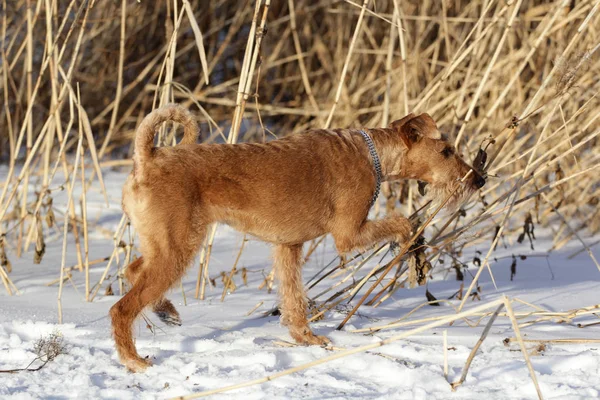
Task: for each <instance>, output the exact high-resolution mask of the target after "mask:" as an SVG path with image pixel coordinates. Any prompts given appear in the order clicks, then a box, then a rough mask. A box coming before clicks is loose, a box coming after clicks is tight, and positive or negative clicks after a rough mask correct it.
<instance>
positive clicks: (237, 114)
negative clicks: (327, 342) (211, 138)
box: [196, 0, 271, 300]
mask: <svg viewBox="0 0 600 400" xmlns="http://www.w3.org/2000/svg"><path fill="white" fill-rule="evenodd" d="M262 1H263V0H256V3H255V4H256V5H255V9H254V17H253V18H252V25H251V27H250V32H249V34H248V42H247V44H246V52H245V53H244V60H243V62H242V71H241V75H240V83H239V86H238V92H237V100H236V107H235V111H234V113H233V120H232V122H231V129H230V131H229V136H228V137H227V143H231V144H234V143H237V140H238V135H239V131H240V127H241V124H242V116H243V114H244V110H245V108H246V101H247V100H248V96H249V92H250V88H251V85H252V77H253V75H254V69H255V68H256V63H257V61H258V55H259V52H260V45H261V43H262V39H263V36H264V34H265V33H266V31H265V26H266V22H267V12H268V11H269V5H270V4H271V0H265V4H264V6H263V14H262V18H261V20H260V26H259V28H258V29H257V28H256V25H257V21H258V15H259V11H260V6H261V4H262ZM255 39H256V43H255ZM217 226H218V225H217V224H213V226H212V228H211V231H210V234H209V236H208V241H207V246H206V252H205V253H204V255H205V256H204V259H203V260H202V261H201V263H200V268H201V273H200V276H201V277H202V283H201V286H202V290H201V293H200V299H201V300H204V293H205V289H206V283H207V281H208V265H209V262H210V252H211V249H212V246H213V242H214V240H215V235H216V232H217ZM196 286H198V284H196ZM196 292H197V291H196Z"/></svg>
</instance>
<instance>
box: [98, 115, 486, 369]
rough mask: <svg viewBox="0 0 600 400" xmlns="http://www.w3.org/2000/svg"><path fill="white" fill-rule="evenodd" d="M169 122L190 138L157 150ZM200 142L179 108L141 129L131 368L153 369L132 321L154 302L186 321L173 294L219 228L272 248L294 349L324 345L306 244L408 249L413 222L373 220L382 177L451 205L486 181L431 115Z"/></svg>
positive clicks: (116, 328) (133, 185)
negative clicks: (313, 311) (159, 133)
mask: <svg viewBox="0 0 600 400" xmlns="http://www.w3.org/2000/svg"><path fill="white" fill-rule="evenodd" d="M165 121H174V122H177V123H180V124H182V125H183V127H184V134H183V139H182V140H181V142H180V143H179V144H178V145H176V146H173V147H159V148H155V147H153V143H154V136H155V132H156V130H157V128H158V127H159V126H160V125H161V124H162V123H163V122H165ZM197 137H198V126H197V124H196V121H195V120H194V117H193V116H192V115H191V114H190V113H189V112H188V111H187V110H186V109H184V108H182V107H181V106H179V105H168V106H165V107H163V108H160V109H157V110H155V111H153V112H152V113H150V114H148V115H147V116H146V117H145V118H144V120H143V121H142V123H141V124H140V126H139V127H138V130H137V132H136V137H135V152H134V156H133V162H134V166H133V171H132V172H131V174H130V175H129V177H128V178H127V180H126V182H125V184H124V187H123V199H122V206H123V210H124V212H125V213H126V214H127V216H128V217H129V219H130V220H131V222H132V224H133V226H134V227H135V229H136V231H137V233H138V235H139V245H140V250H141V253H142V257H140V258H139V259H137V260H136V261H134V262H133V263H131V264H130V265H129V266H128V267H127V270H126V272H125V276H126V279H127V280H128V281H129V282H130V283H131V284H132V287H131V290H130V291H129V292H128V293H127V294H126V295H125V296H124V297H123V298H122V299H120V300H119V301H118V302H117V303H116V304H115V305H114V306H113V307H112V308H111V310H110V316H111V319H112V327H113V337H114V340H115V344H116V348H117V351H118V355H119V358H120V360H121V362H122V363H123V364H124V365H125V366H126V367H127V368H128V369H129V370H131V371H133V372H140V371H143V370H144V369H145V368H146V367H148V366H149V365H150V362H149V361H148V360H147V359H143V358H141V357H140V356H139V355H138V353H137V350H136V348H135V345H134V342H133V332H132V327H133V322H134V321H135V319H136V317H137V316H138V315H139V314H140V312H141V311H142V310H143V309H144V308H145V307H147V306H151V307H152V309H153V311H154V312H156V313H157V315H158V316H159V317H160V319H161V320H162V321H163V322H165V323H167V324H171V325H179V324H181V320H180V318H179V314H178V313H177V310H176V309H175V307H174V306H173V304H172V303H171V302H170V301H169V300H167V299H166V298H165V297H164V295H165V293H166V292H167V290H168V289H169V288H171V287H172V286H173V285H175V284H176V283H177V282H178V281H179V280H180V279H181V278H182V276H183V274H184V273H185V271H186V269H187V267H188V266H189V265H190V263H191V261H192V259H193V258H194V256H195V255H196V253H197V251H198V250H199V248H200V247H201V245H202V243H203V241H204V239H205V237H206V232H207V228H208V227H209V226H210V225H211V224H213V223H224V224H227V225H229V226H231V227H233V228H235V229H237V230H239V231H241V232H245V233H248V234H251V235H253V236H255V237H257V238H259V239H261V240H263V241H265V242H269V243H271V244H273V245H274V267H275V273H276V276H277V277H278V280H279V295H280V298H281V306H280V309H281V313H282V322H283V323H284V324H285V325H287V326H288V328H289V332H290V335H291V336H292V338H293V339H294V340H296V342H298V343H302V344H308V345H314V344H316V345H322V344H325V343H328V342H329V341H328V339H327V338H326V337H324V336H318V335H315V334H314V333H313V332H312V331H311V329H310V328H309V325H308V321H307V311H306V308H307V300H306V297H305V293H304V288H303V283H302V274H301V267H302V246H303V243H305V242H306V241H309V240H312V239H315V238H317V237H319V236H322V235H325V234H331V235H332V236H333V239H334V241H335V246H336V248H337V250H338V252H339V253H340V254H345V253H348V252H350V251H352V250H353V249H357V248H365V247H367V246H370V245H372V244H374V243H376V242H380V241H384V240H385V241H396V242H406V241H407V240H408V239H409V238H410V236H411V234H412V226H411V223H410V222H409V220H408V219H406V218H405V217H403V216H402V215H400V214H389V215H387V216H386V217H384V218H383V219H379V220H369V219H368V218H367V214H368V212H369V209H370V208H371V206H372V203H373V201H374V200H375V198H376V195H377V192H378V187H379V184H380V183H381V181H394V180H400V179H416V180H419V181H421V182H426V183H428V184H429V185H430V186H431V188H432V192H433V193H435V195H436V196H438V197H440V196H445V195H450V194H452V198H451V199H450V203H452V204H458V203H459V202H460V201H461V199H462V198H464V197H465V196H466V195H468V194H470V193H472V192H474V191H475V190H477V189H479V188H481V187H482V186H483V185H484V184H485V179H484V178H483V177H482V176H481V175H480V174H479V173H477V171H475V170H473V169H472V167H470V166H469V165H468V164H467V163H465V162H464V161H463V160H462V158H461V157H460V156H459V155H458V154H457V152H456V151H455V149H454V147H453V146H452V145H450V144H449V143H448V142H447V141H445V140H443V139H442V137H441V135H440V132H439V130H438V128H437V126H436V124H435V122H434V120H433V119H432V118H431V117H430V116H429V115H428V114H421V115H418V116H417V115H414V114H409V115H407V116H406V117H404V118H402V119H400V120H397V121H394V122H392V123H391V124H390V125H389V126H388V127H387V128H376V129H364V130H356V129H316V130H312V131H308V132H305V133H302V134H296V135H289V136H287V137H285V138H282V139H278V140H273V141H270V142H267V143H260V144H258V143H242V144H196V141H197ZM465 177H466V178H465ZM461 179H462V180H463V182H461Z"/></svg>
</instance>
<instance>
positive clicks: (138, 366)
mask: <svg viewBox="0 0 600 400" xmlns="http://www.w3.org/2000/svg"><path fill="white" fill-rule="evenodd" d="M123 364H124V365H125V367H126V368H127V369H128V370H129V371H131V372H133V373H138V372H144V371H145V370H146V368H148V367H150V366H152V361H150V360H149V359H147V358H141V357H137V358H132V359H130V360H127V361H123Z"/></svg>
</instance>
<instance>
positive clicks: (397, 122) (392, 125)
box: [389, 113, 415, 131]
mask: <svg viewBox="0 0 600 400" xmlns="http://www.w3.org/2000/svg"><path fill="white" fill-rule="evenodd" d="M414 117H415V114H413V113H410V114H408V115H407V116H406V117H404V118H401V119H397V120H395V121H393V122H391V123H390V126H389V127H390V128H392V129H393V130H396V131H399V130H400V128H402V125H404V124H405V123H407V122H408V121H410V120H411V119H413V118H414Z"/></svg>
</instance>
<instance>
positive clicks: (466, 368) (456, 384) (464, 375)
mask: <svg viewBox="0 0 600 400" xmlns="http://www.w3.org/2000/svg"><path fill="white" fill-rule="evenodd" d="M503 308H504V303H503V304H500V305H499V306H498V308H497V309H496V311H494V313H493V314H492V316H491V318H490V320H489V321H488V323H487V324H486V326H485V328H484V329H483V332H482V333H481V337H480V338H479V340H478V341H477V343H475V346H473V349H472V350H471V353H470V354H469V357H468V358H467V362H466V363H465V366H464V367H463V371H462V374H460V378H459V379H458V381H456V382H453V383H452V384H451V385H450V386H451V387H452V390H456V388H457V387H459V386H460V385H462V384H463V383H464V381H465V379H467V373H468V372H469V367H470V366H471V362H473V359H474V358H475V354H476V353H477V350H479V348H480V347H481V345H482V344H483V341H484V340H485V339H486V338H487V335H488V333H489V332H490V329H492V325H493V324H494V321H495V320H496V318H497V317H498V314H499V313H500V311H501V310H502V309H503ZM445 338H446V331H445V330H444V339H445ZM447 351H448V350H447V349H446V347H445V346H444V354H447ZM444 360H446V356H445V357H444ZM444 371H445V372H444V376H446V377H447V376H448V373H447V366H446V363H444Z"/></svg>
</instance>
